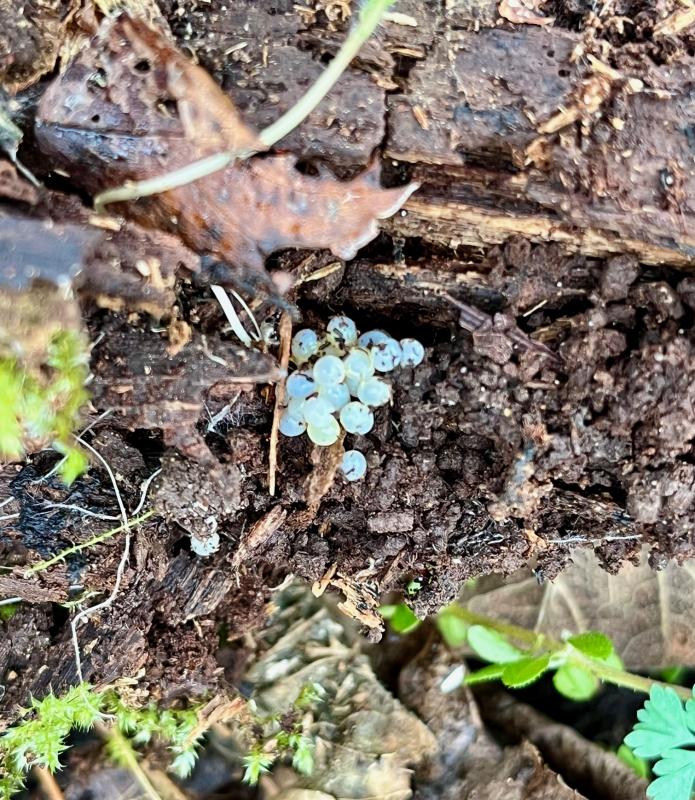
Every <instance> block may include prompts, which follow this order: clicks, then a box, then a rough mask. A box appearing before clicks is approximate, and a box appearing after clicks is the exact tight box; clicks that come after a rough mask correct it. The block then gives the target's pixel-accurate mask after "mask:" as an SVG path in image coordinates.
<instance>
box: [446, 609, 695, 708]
mask: <svg viewBox="0 0 695 800" xmlns="http://www.w3.org/2000/svg"><path fill="white" fill-rule="evenodd" d="M436 622H437V627H438V628H439V631H440V633H441V634H442V637H443V638H444V640H445V641H446V642H447V644H448V645H449V646H451V647H461V646H462V645H463V644H467V645H468V647H470V648H471V649H472V650H473V652H474V653H475V654H476V655H477V656H478V657H479V658H481V659H482V660H483V661H489V662H490V664H489V666H486V667H483V668H482V669H480V670H477V671H475V672H472V673H469V674H468V675H466V677H465V679H464V681H465V683H467V684H475V683H483V682H485V681H491V680H501V681H502V683H503V684H505V686H507V687H509V688H520V687H522V686H527V685H528V684H529V683H533V682H534V681H536V680H538V679H539V678H540V677H541V676H542V675H544V674H545V673H546V672H552V673H554V674H553V685H554V686H555V688H556V689H557V691H558V692H559V693H560V694H562V695H564V696H565V697H567V698H569V699H571V700H576V701H580V700H588V699H590V698H591V697H593V696H594V694H595V693H596V691H597V690H598V689H599V687H600V685H601V681H605V682H607V683H612V684H615V685H616V686H624V687H627V688H630V689H634V690H635V691H639V692H645V693H648V692H649V691H650V690H651V688H652V687H653V686H655V685H661V686H664V685H665V684H662V683H660V682H659V681H655V680H653V679H652V678H646V677H643V676H641V675H634V674H633V673H631V672H626V671H625V669H624V668H623V664H622V661H621V660H620V657H619V656H618V654H617V653H616V652H615V650H614V648H613V643H612V642H611V640H610V639H609V638H608V637H607V636H606V635H605V634H603V633H601V632H599V631H586V632H584V633H579V634H576V635H573V636H567V637H565V638H563V640H562V641H560V640H557V639H554V638H552V637H550V636H547V635H546V634H543V633H537V632H535V631H530V630H527V629H526V628H520V627H518V626H516V625H511V624H509V623H507V622H503V621H501V620H496V619H492V618H490V617H484V616H482V615H481V614H476V613H475V612H473V611H469V610H468V609H466V608H464V607H462V606H460V605H458V604H456V603H454V604H452V605H450V606H447V608H445V609H443V610H442V611H440V612H439V614H438V615H437V618H436ZM674 689H675V691H676V692H678V694H679V696H681V697H684V698H686V699H687V698H688V697H689V696H690V695H689V693H688V690H687V689H684V688H683V687H674Z"/></svg>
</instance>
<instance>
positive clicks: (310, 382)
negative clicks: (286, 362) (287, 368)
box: [285, 371, 317, 400]
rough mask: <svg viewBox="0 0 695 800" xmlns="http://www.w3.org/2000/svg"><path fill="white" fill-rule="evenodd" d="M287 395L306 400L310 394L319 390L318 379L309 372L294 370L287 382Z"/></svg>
mask: <svg viewBox="0 0 695 800" xmlns="http://www.w3.org/2000/svg"><path fill="white" fill-rule="evenodd" d="M285 389H286V390H287V396H288V397H290V398H292V397H295V398H299V399H300V400H306V398H307V397H309V395H312V394H314V392H316V391H317V387H316V381H315V380H314V378H313V377H312V376H311V375H310V374H309V373H308V372H302V371H297V372H293V373H292V374H291V375H290V376H289V378H288V379H287V383H286V384H285Z"/></svg>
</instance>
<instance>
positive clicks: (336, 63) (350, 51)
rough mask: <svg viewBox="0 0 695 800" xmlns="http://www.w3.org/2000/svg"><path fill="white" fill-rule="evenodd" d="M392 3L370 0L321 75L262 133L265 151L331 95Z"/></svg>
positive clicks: (389, 1) (260, 135)
mask: <svg viewBox="0 0 695 800" xmlns="http://www.w3.org/2000/svg"><path fill="white" fill-rule="evenodd" d="M391 2H392V0H375V1H374V0H373V2H371V3H370V4H369V5H368V6H367V8H366V9H365V10H364V11H363V13H362V15H361V17H360V19H359V21H358V22H357V25H356V26H355V28H354V29H353V30H352V31H351V33H350V34H349V36H348V38H347V39H346V40H345V42H344V44H343V46H342V47H341V48H340V50H338V52H337V53H336V55H335V58H334V59H333V60H332V61H331V63H330V64H329V65H328V66H327V67H326V69H325V70H324V71H323V72H322V73H321V76H320V77H319V78H318V79H317V80H316V82H315V83H314V84H312V86H311V87H310V88H309V89H308V90H307V92H306V93H305V94H304V95H303V96H302V97H301V98H300V99H299V100H298V101H297V102H296V103H295V104H294V105H293V106H292V108H290V109H289V111H287V112H286V113H285V114H283V115H282V116H281V117H280V119H278V120H276V121H275V122H273V124H272V125H269V126H268V127H267V128H265V130H263V131H261V133H260V134H259V136H258V138H259V139H260V140H261V141H262V142H263V144H264V145H265V146H266V147H272V146H273V145H274V144H275V143H276V142H279V141H280V139H284V138H285V136H287V134H288V133H291V132H292V131H293V130H294V129H295V128H296V127H297V126H298V125H300V124H301V123H302V122H303V121H304V120H305V119H306V118H307V117H308V116H309V114H311V112H312V111H313V110H314V109H315V108H316V106H318V104H319V103H320V102H321V101H322V100H323V98H324V97H325V96H326V95H327V94H328V93H329V92H330V90H331V89H332V88H333V86H334V85H335V83H336V81H337V80H338V78H340V76H341V75H342V74H343V72H345V70H346V69H347V68H348V67H349V66H350V62H351V61H352V59H353V58H355V56H356V55H357V53H359V51H360V48H361V47H362V45H363V44H364V43H365V42H366V41H367V39H369V37H370V36H371V35H372V33H374V31H375V30H376V26H377V25H378V24H379V20H380V19H381V17H382V16H383V14H384V12H385V11H386V9H387V8H388V7H389V6H390V5H391Z"/></svg>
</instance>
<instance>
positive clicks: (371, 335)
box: [357, 330, 391, 347]
mask: <svg viewBox="0 0 695 800" xmlns="http://www.w3.org/2000/svg"><path fill="white" fill-rule="evenodd" d="M390 338H391V337H390V336H389V335H388V333H386V332H385V331H380V330H373V331H367V332H366V333H363V334H361V335H360V337H359V339H358V340H357V344H358V345H359V346H360V347H372V345H375V344H379V343H380V342H385V341H386V340H387V339H390Z"/></svg>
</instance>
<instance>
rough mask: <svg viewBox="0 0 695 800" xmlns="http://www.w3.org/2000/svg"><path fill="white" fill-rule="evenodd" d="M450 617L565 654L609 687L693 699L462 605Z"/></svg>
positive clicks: (684, 691)
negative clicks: (656, 688) (670, 693)
mask: <svg viewBox="0 0 695 800" xmlns="http://www.w3.org/2000/svg"><path fill="white" fill-rule="evenodd" d="M447 614H454V615H455V616H457V617H458V618H459V619H461V620H462V621H463V622H465V623H467V624H468V625H482V626H484V627H485V628H490V629H491V630H494V631H497V633H501V634H502V635H503V636H506V637H507V638H509V639H511V640H513V641H516V642H520V643H523V644H526V645H528V646H529V649H532V650H539V649H544V650H550V651H551V653H552V654H555V653H560V652H562V653H563V655H566V656H567V660H568V661H571V662H572V663H573V664H575V665H576V666H578V667H582V668H583V669H586V670H587V671H589V672H591V673H592V674H593V675H595V676H596V677H597V678H599V679H600V680H602V681H605V682H606V683H612V684H613V685H615V686H622V687H624V688H626V689H633V690H634V691H636V692H643V693H644V694H649V692H650V691H651V689H652V687H653V686H663V687H664V688H666V689H673V691H674V692H676V694H677V695H678V696H679V697H680V698H681V699H682V700H692V699H693V693H692V691H691V690H690V689H688V688H686V687H685V686H677V685H676V684H672V683H665V682H664V681H659V680H655V679H654V678H647V677H644V676H643V675H635V674H634V673H633V672H626V671H625V670H622V669H618V668H617V667H611V666H609V665H608V664H605V663H603V662H601V661H598V660H597V659H593V658H589V657H588V656H585V655H584V654H583V653H580V652H579V651H578V650H577V649H576V648H569V647H568V646H567V645H566V644H565V643H563V642H560V641H559V640H557V639H553V638H552V637H550V636H546V634H544V633H534V632H533V631H530V630H528V629H526V628H520V627H518V626H517V625H512V624H511V623H509V622H503V621H502V620H498V619H494V618H492V617H486V616H484V615H483V614H476V612H475V611H469V610H468V609H467V608H463V606H458V605H456V606H449V608H447Z"/></svg>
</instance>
